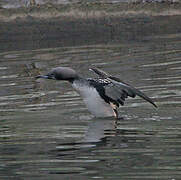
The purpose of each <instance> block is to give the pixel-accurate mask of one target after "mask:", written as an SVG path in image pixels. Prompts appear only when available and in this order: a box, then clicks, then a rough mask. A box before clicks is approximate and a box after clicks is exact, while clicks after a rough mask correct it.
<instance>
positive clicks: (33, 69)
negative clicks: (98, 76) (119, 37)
mask: <svg viewBox="0 0 181 180" xmlns="http://www.w3.org/2000/svg"><path fill="white" fill-rule="evenodd" d="M175 37H178V38H180V37H181V35H180V34H173V35H172V36H169V35H168V36H167V35H165V36H159V37H158V36H154V37H151V40H149V41H142V42H132V43H130V42H129V43H124V44H123V43H112V44H111V43H109V44H95V45H89V46H86V45H84V46H72V47H71V46H69V47H57V48H47V49H36V50H26V51H7V52H3V53H0V60H1V63H0V79H1V80H0V87H1V88H0V114H1V116H0V122H1V126H0V144H1V148H0V159H1V165H0V178H1V179H13V180H14V179H18V180H19V179H26V180H28V179H31V180H33V179H42V180H45V179H47V180H48V179H65V180H66V179H67V178H68V179H75V180H76V179H77V180H78V179H124V180H125V179H138V180H140V179H144V180H145V179H179V178H180V176H181V171H180V165H181V158H180V153H181V150H180V149H181V140H180V137H181V121H180V117H181V111H180V107H181V91H180V90H181V80H180V78H181V75H180V71H181V59H180V56H181V50H180V47H181V41H179V40H178V38H175ZM56 66H70V67H72V68H74V69H76V70H77V71H78V72H79V73H81V74H82V75H84V76H86V77H94V75H93V74H91V72H88V69H89V68H90V67H91V66H96V67H99V68H102V69H103V70H104V71H107V72H109V73H111V74H113V75H115V76H117V77H119V78H120V79H122V80H124V81H126V82H127V83H130V84H132V85H134V86H135V87H137V88H139V89H140V90H142V91H143V92H145V93H146V94H147V95H149V96H150V97H151V98H153V100H154V101H155V102H156V104H157V105H158V109H155V108H154V107H153V106H152V105H150V104H148V103H147V102H145V101H143V100H141V99H140V98H135V99H128V100H127V101H126V104H125V106H124V107H121V108H120V111H119V113H120V116H121V117H122V119H121V120H120V121H119V122H118V124H115V120H114V119H113V118H106V119H104V118H102V119H101V118H100V119H98V118H93V117H92V116H91V115H90V113H89V112H88V111H87V109H86V107H85V105H84V104H83V102H82V99H81V98H80V97H79V95H78V94H77V93H76V92H75V91H74V90H73V89H72V87H71V85H70V84H68V83H67V82H56V81H51V80H35V78H34V77H35V76H36V75H37V74H39V73H45V72H47V71H49V70H50V69H51V68H53V67H56Z"/></svg>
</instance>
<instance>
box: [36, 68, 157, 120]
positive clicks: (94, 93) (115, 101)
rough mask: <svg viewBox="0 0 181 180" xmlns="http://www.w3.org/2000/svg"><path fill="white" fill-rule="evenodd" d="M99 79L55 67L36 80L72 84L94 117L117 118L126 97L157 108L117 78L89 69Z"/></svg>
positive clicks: (136, 90) (145, 97)
mask: <svg viewBox="0 0 181 180" xmlns="http://www.w3.org/2000/svg"><path fill="white" fill-rule="evenodd" d="M89 70H91V71H93V72H94V73H96V74H97V75H98V76H99V77H98V78H96V79H93V78H88V79H86V78H83V77H81V76H79V75H78V74H77V73H76V72H75V71H74V70H73V69H71V68H69V67H56V68H54V69H52V70H51V71H50V72H49V73H48V74H47V75H39V76H37V77H36V78H44V79H54V80H65V81H68V82H70V83H71V84H72V86H73V88H74V89H75V90H76V91H78V93H79V94H80V95H81V96H82V98H83V100H84V102H85V104H86V105H87V108H88V110H89V111H90V112H91V113H92V114H93V115H94V116H96V117H110V116H114V117H116V118H118V111H117V109H118V108H119V105H122V106H123V105H124V101H125V99H126V98H127V97H132V98H134V97H135V96H136V95H138V96H140V97H141V98H143V99H144V100H146V101H148V102H149V103H151V104H152V105H153V106H155V107H157V106H156V104H155V103H154V102H153V101H152V99H150V98H149V97H148V96H146V95H145V94H144V93H143V92H141V91H140V90H138V89H136V88H134V87H133V86H131V85H129V84H127V83H124V82H123V81H121V80H120V79H119V78H117V77H113V76H111V75H109V74H108V73H106V72H104V71H102V70H100V69H98V68H91V69H89Z"/></svg>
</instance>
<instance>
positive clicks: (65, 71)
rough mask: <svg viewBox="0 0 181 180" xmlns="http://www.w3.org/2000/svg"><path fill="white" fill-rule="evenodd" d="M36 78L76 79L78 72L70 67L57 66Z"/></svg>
mask: <svg viewBox="0 0 181 180" xmlns="http://www.w3.org/2000/svg"><path fill="white" fill-rule="evenodd" d="M36 78H43V79H54V80H66V81H70V82H72V81H74V80H75V79H76V78H78V74H77V73H76V72H75V71H74V70H73V69H71V68H69V67H56V68H54V69H52V70H51V71H50V72H49V73H48V74H46V75H38V76H37V77H36Z"/></svg>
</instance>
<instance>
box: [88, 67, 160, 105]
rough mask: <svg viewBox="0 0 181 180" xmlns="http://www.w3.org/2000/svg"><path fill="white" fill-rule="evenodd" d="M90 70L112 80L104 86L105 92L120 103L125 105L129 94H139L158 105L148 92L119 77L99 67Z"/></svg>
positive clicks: (132, 95) (130, 95)
mask: <svg viewBox="0 0 181 180" xmlns="http://www.w3.org/2000/svg"><path fill="white" fill-rule="evenodd" d="M90 70H91V71H93V72H94V73H96V74H97V75H98V76H99V77H100V78H103V79H107V80H109V81H110V82H111V83H110V84H108V85H105V86H104V89H105V94H106V95H107V96H109V97H110V98H111V99H113V100H114V101H116V102H118V103H119V104H121V105H124V101H125V99H126V98H127V97H128V96H129V97H132V98H134V97H135V96H136V95H138V96H139V97H141V98H143V99H144V100H146V101H148V102H149V103H151V104H152V105H153V106H155V107H157V105H156V104H155V103H154V102H153V100H152V99H151V98H149V97H148V96H147V95H146V94H144V93H143V92H141V91H140V90H138V89H136V88H134V87H133V86H131V85H129V84H127V83H125V82H123V81H121V80H120V79H119V78H117V77H114V76H111V75H110V74H108V73H106V72H104V71H102V70H100V69H98V68H91V69H90Z"/></svg>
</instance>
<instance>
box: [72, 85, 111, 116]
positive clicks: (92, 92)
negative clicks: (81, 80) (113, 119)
mask: <svg viewBox="0 0 181 180" xmlns="http://www.w3.org/2000/svg"><path fill="white" fill-rule="evenodd" d="M72 86H73V87H74V88H75V89H76V90H77V91H78V92H79V94H80V95H81V96H82V98H83V101H84V102H85V104H86V106H87V108H88V110H89V111H90V112H91V113H92V114H93V115H94V116H96V117H110V116H114V111H113V109H112V107H111V106H110V105H109V104H108V103H106V102H105V101H104V99H102V98H101V97H100V95H99V94H98V92H97V91H96V89H95V88H92V87H88V88H87V87H85V86H78V85H76V83H73V85H72Z"/></svg>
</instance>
